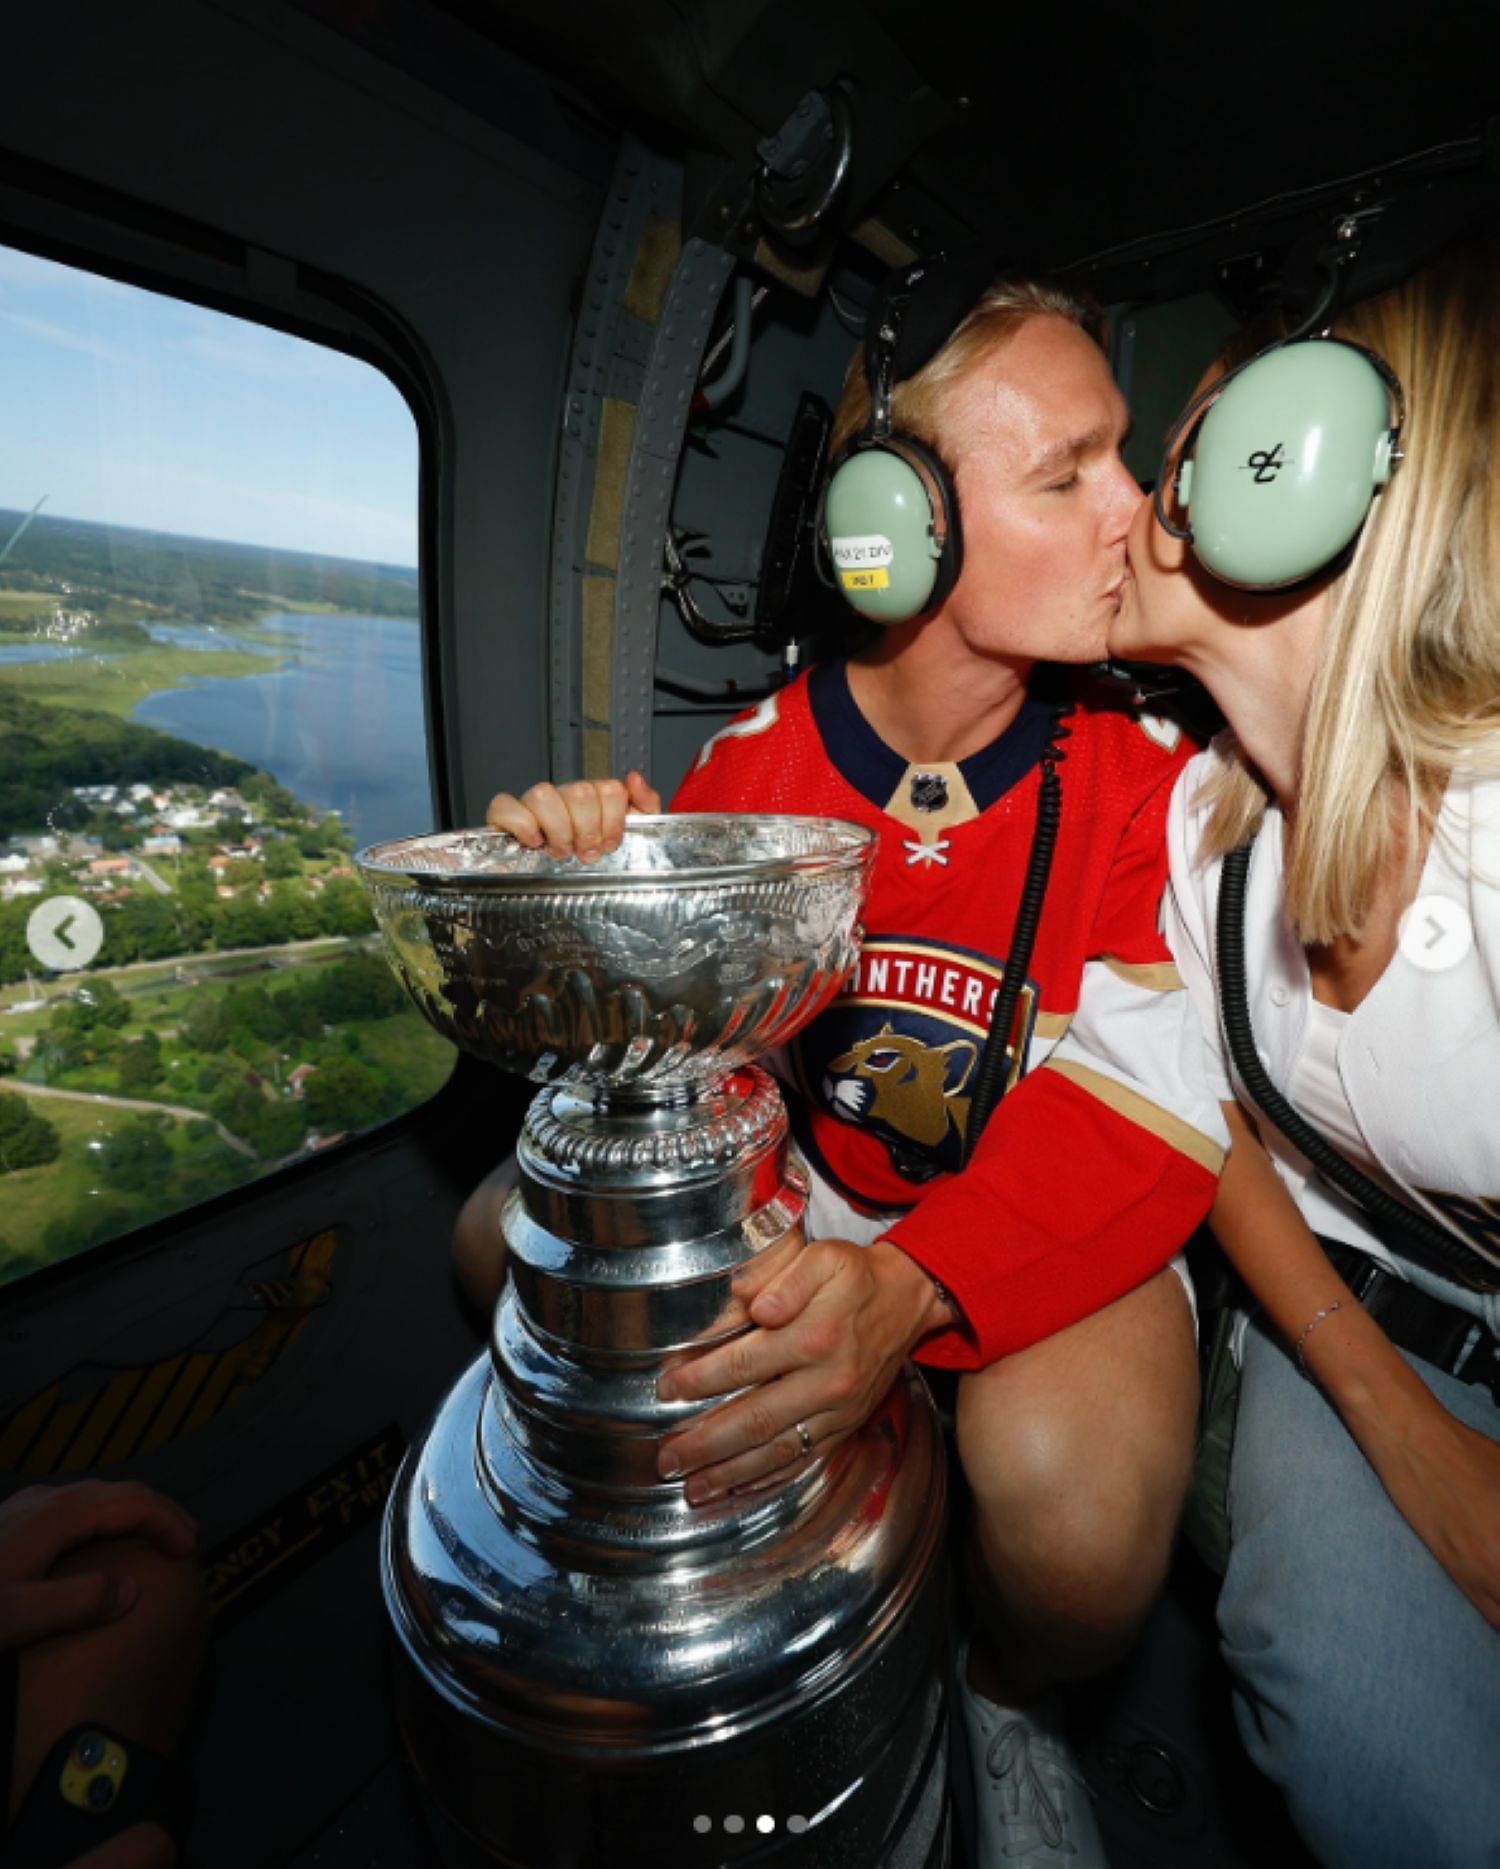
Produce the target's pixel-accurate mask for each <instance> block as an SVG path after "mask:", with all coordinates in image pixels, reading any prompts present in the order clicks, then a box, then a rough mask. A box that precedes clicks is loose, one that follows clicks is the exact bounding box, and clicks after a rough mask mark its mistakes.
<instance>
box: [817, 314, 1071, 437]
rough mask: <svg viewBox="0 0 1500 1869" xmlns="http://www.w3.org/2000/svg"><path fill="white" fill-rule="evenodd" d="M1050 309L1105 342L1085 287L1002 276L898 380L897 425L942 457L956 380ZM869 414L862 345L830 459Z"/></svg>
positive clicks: (840, 408) (839, 415)
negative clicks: (937, 346) (931, 352)
mask: <svg viewBox="0 0 1500 1869" xmlns="http://www.w3.org/2000/svg"><path fill="white" fill-rule="evenodd" d="M1048 314H1050V315H1052V316H1054V317H1057V318H1066V319H1067V320H1068V321H1069V323H1071V324H1076V325H1077V326H1078V327H1079V329H1080V330H1083V331H1086V332H1087V333H1088V335H1089V336H1090V337H1091V338H1093V340H1094V342H1095V343H1096V344H1098V345H1100V346H1101V347H1103V345H1104V343H1105V325H1104V317H1103V314H1102V313H1101V312H1100V310H1099V307H1098V306H1097V305H1096V304H1095V303H1094V301H1093V300H1092V299H1091V298H1089V297H1087V296H1086V295H1085V294H1082V293H1077V292H1070V291H1068V290H1067V288H1066V287H1064V286H1058V285H1052V284H1049V283H1048V282H1047V281H1045V280H1041V279H1002V280H998V281H996V283H995V284H994V285H992V286H990V287H989V288H988V289H987V290H986V292H985V294H984V296H983V298H981V299H980V301H979V303H978V304H977V305H976V306H975V307H974V309H973V310H972V311H971V312H969V313H968V314H967V316H966V317H965V318H964V320H963V322H962V323H961V324H960V325H959V326H958V327H957V329H956V330H955V331H954V333H953V335H952V337H950V338H949V339H948V341H947V343H945V344H944V345H943V347H942V349H941V350H940V351H939V352H938V353H937V355H936V356H935V357H931V358H929V359H928V361H927V362H926V363H925V364H923V366H922V368H921V369H920V370H918V371H917V372H916V374H915V375H913V376H909V377H907V378H906V379H905V380H904V381H903V382H900V383H898V384H897V385H896V390H895V394H894V395H893V396H892V397H891V421H892V425H893V426H894V427H895V428H898V429H901V430H902V431H904V432H905V433H906V434H908V435H915V436H916V438H917V440H918V441H920V442H924V443H925V444H926V445H927V446H928V447H929V448H931V449H932V450H933V451H934V452H935V453H936V454H937V455H938V456H939V458H940V459H941V458H945V450H944V445H943V442H944V436H943V428H944V422H943V404H944V400H945V397H946V394H947V391H948V390H949V388H950V387H951V385H952V384H954V383H955V382H957V381H958V379H959V378H960V377H961V376H962V375H963V374H964V372H965V371H967V370H969V369H970V368H972V366H973V365H974V364H976V363H977V362H978V361H979V359H980V358H981V357H985V356H988V355H989V354H990V353H991V352H992V351H994V350H998V349H999V348H1000V346H1001V345H1002V344H1005V343H1006V342H1008V341H1009V339H1010V338H1012V337H1014V335H1015V334H1016V332H1017V331H1018V330H1019V329H1020V328H1021V326H1022V325H1023V324H1024V323H1025V322H1026V320H1027V319H1028V318H1039V317H1043V316H1046V315H1048ZM869 420H870V391H869V386H868V384H867V383H866V381H865V353H864V349H863V347H861V348H860V349H859V350H858V351H857V352H856V353H855V355H854V358H853V360H852V361H851V363H850V365H849V370H848V374H847V375H846V376H845V378H844V392H843V395H842V396H841V397H840V398H839V406H838V408H837V410H836V411H835V413H834V418H833V428H832V430H831V431H830V433H829V437H828V457H829V459H830V460H834V459H836V458H837V457H838V455H840V454H841V453H842V452H843V451H844V449H845V448H846V447H847V446H848V445H849V443H850V442H851V441H852V440H853V439H854V437H855V436H856V435H858V434H859V432H860V431H861V430H862V429H863V428H865V427H866V426H867V425H868V423H869Z"/></svg>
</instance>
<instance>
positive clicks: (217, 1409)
mask: <svg viewBox="0 0 1500 1869" xmlns="http://www.w3.org/2000/svg"><path fill="white" fill-rule="evenodd" d="M338 1245H339V1236H338V1231H337V1229H336V1228H333V1227H329V1228H326V1229H325V1230H324V1231H323V1232H321V1233H315V1234H313V1235H312V1237H311V1238H309V1239H305V1240H299V1241H298V1242H297V1244H296V1245H295V1246H293V1247H292V1248H291V1249H290V1251H289V1252H282V1253H279V1254H277V1255H275V1258H274V1259H266V1260H261V1261H258V1262H257V1264H256V1265H255V1266H254V1267H252V1268H250V1272H249V1273H247V1275H246V1277H245V1278H244V1279H243V1280H242V1281H241V1283H240V1285H239V1287H238V1288H237V1295H236V1298H235V1301H234V1303H233V1305H232V1306H231V1307H230V1310H231V1311H232V1312H233V1313H234V1314H235V1315H236V1316H238V1315H240V1314H241V1313H242V1312H243V1311H244V1309H245V1306H246V1301H247V1297H248V1301H249V1303H250V1304H253V1306H254V1315H255V1316H256V1317H257V1318H258V1320H259V1321H258V1322H256V1323H254V1324H253V1325H251V1326H250V1328H248V1329H247V1330H246V1331H245V1333H244V1334H243V1335H242V1336H240V1337H239V1338H238V1339H237V1340H235V1341H231V1342H228V1343H225V1342H223V1341H222V1339H223V1338H224V1336H225V1319H224V1318H218V1319H215V1321H214V1323H213V1325H212V1326H211V1327H210V1329H209V1331H207V1332H205V1333H204V1336H203V1337H202V1338H201V1339H200V1340H199V1342H197V1343H193V1344H189V1345H187V1346H186V1347H184V1348H183V1349H181V1350H179V1351H177V1352H176V1353H175V1354H173V1355H170V1356H166V1357H163V1358H161V1359H160V1360H159V1361H158V1362H155V1363H149V1364H143V1365H138V1366H137V1367H135V1368H131V1369H104V1368H100V1367H99V1366H98V1365H97V1364H93V1365H87V1366H85V1367H82V1368H80V1369H76V1370H70V1371H69V1373H68V1374H67V1375H66V1376H63V1377H61V1378H59V1380H58V1381H56V1382H52V1383H49V1384H48V1385H47V1387H46V1388H45V1389H41V1390H38V1392H37V1393H36V1394H35V1395H33V1396H32V1397H31V1398H30V1399H29V1400H28V1401H25V1402H23V1403H22V1404H21V1405H20V1407H19V1408H17V1409H15V1410H14V1411H13V1412H12V1413H11V1414H10V1415H9V1416H7V1417H6V1419H5V1420H4V1421H3V1422H0V1472H6V1473H22V1474H25V1475H27V1476H28V1477H29V1478H32V1479H41V1478H45V1477H47V1476H49V1475H51V1474H56V1473H82V1472H84V1471H86V1470H91V1469H98V1468H100V1467H111V1466H116V1465H118V1464H119V1462H121V1461H124V1460H133V1459H135V1458H136V1457H137V1456H139V1455H141V1454H149V1453H151V1452H152V1451H153V1450H154V1449H155V1448H158V1447H164V1446H165V1445H166V1444H167V1442H169V1441H176V1440H180V1439H181V1438H182V1436H183V1435H185V1434H191V1433H192V1432H193V1430H194V1429H195V1428H201V1427H202V1426H203V1424H204V1423H205V1422H207V1421H212V1420H213V1418H214V1416H215V1415H218V1414H222V1412H223V1411H224V1410H225V1409H226V1408H228V1407H229V1406H230V1404H231V1403H233V1402H235V1401H237V1400H238V1399H239V1397H240V1396H242V1395H243V1394H245V1392H246V1391H247V1390H249V1389H251V1388H253V1387H254V1386H255V1384H256V1383H257V1382H259V1381H260V1379H261V1377H262V1376H264V1375H265V1373H266V1372H267V1370H269V1369H270V1368H271V1367H272V1365H273V1364H274V1363H275V1362H276V1361H277V1360H278V1359H279V1358H280V1357H281V1356H282V1355H283V1354H284V1353H285V1352H286V1350H287V1349H288V1348H289V1347H290V1346H291V1345H292V1343H294V1342H295V1341H296V1339H297V1337H298V1335H299V1334H300V1333H301V1331H302V1329H303V1327H304V1326H305V1325H306V1323H307V1321H308V1318H309V1317H310V1316H311V1315H312V1313H313V1312H314V1311H315V1310H316V1309H318V1307H319V1306H320V1305H323V1304H325V1303H327V1302H328V1300H329V1299H330V1297H331V1296H332V1293H333V1278H332V1266H333V1260H334V1255H335V1254H336V1253H337V1251H338ZM262 1270H265V1271H267V1272H270V1273H272V1274H274V1276H268V1277H264V1278H262V1277H255V1276H252V1274H258V1273H260V1272H261V1271H262ZM228 1315H229V1314H228V1313H226V1316H228ZM231 1323H232V1320H231ZM200 1344H201V1346H202V1347H200ZM210 1346H212V1347H210Z"/></svg>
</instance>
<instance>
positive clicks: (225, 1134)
mask: <svg viewBox="0 0 1500 1869" xmlns="http://www.w3.org/2000/svg"><path fill="white" fill-rule="evenodd" d="M0 1088H3V1089H5V1090H19V1091H20V1092H21V1094H22V1096H25V1097H58V1098H60V1099H61V1100H62V1101H63V1102H64V1103H102V1104H104V1105H105V1107H106V1108H107V1109H111V1110H144V1111H145V1112H146V1113H147V1114H148V1115H151V1116H160V1115H166V1116H175V1117H176V1118H177V1119H178V1120H179V1121H180V1122H184V1123H213V1124H214V1131H215V1134H217V1135H218V1137H219V1138H220V1140H221V1141H223V1142H226V1143H228V1145H229V1147H230V1148H232V1149H234V1150H236V1151H237V1152H238V1153H239V1154H241V1155H243V1156H245V1157H247V1158H248V1159H249V1160H250V1161H252V1162H258V1161H259V1160H260V1157H259V1156H258V1155H257V1154H256V1153H255V1151H254V1149H252V1148H251V1146H250V1144H249V1143H248V1142H244V1141H242V1140H241V1139H240V1137H238V1136H237V1135H235V1134H234V1132H233V1131H232V1130H229V1129H226V1128H225V1127H224V1125H223V1124H222V1123H216V1122H214V1119H213V1118H212V1117H211V1116H209V1115H207V1114H206V1112H204V1111H203V1110H190V1109H189V1108H188V1107H187V1105H186V1104H184V1103H152V1102H150V1101H148V1100H147V1099H146V1098H144V1097H111V1096H110V1095H108V1093H107V1092H105V1091H102V1090H59V1089H58V1088H57V1087H56V1086H55V1085H53V1084H28V1083H26V1082H25V1081H24V1080H23V1079H21V1078H19V1077H8V1078H6V1079H4V1081H3V1083H0Z"/></svg>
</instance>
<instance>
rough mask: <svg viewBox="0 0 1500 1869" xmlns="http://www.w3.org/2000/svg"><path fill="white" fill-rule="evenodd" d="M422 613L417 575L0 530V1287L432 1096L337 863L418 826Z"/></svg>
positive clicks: (98, 529) (355, 897) (415, 1031)
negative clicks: (70, 926)
mask: <svg viewBox="0 0 1500 1869" xmlns="http://www.w3.org/2000/svg"><path fill="white" fill-rule="evenodd" d="M417 616H418V586H417V574H416V572H415V571H414V570H412V569H410V568H405V567H401V566H386V565H376V564H368V563H362V562H358V561H354V560H350V559H339V558H325V557H319V556H316V555H314V554H311V553H305V552H290V551H282V550H273V549H270V548H264V547H257V546H246V545H233V544H227V543H221V542H219V541H215V540H210V539H200V538H186V537H177V536H173V535H168V534H162V533H154V532H148V531H144V530H139V529H129V528H124V527H120V526H103V525H97V524H93V523H88V522H84V521H81V520H74V519H63V518H55V517H47V516H43V515H36V516H31V515H28V514H27V513H24V512H5V511H0V751H3V757H0V1282H4V1281H5V1280H8V1279H13V1278H15V1277H18V1276H20V1275H22V1274H24V1273H26V1272H29V1271H32V1270H35V1269H36V1268H38V1267H39V1266H42V1265H45V1264H47V1263H49V1262H51V1261H53V1260H56V1259H58V1258H60V1257H63V1256H66V1255H68V1254H71V1253H74V1252H76V1251H78V1250H80V1249H82V1248H83V1247H86V1246H88V1245H91V1244H94V1243H97V1242H99V1241H102V1240H104V1239H107V1238H110V1237H113V1236H115V1235H117V1234H119V1233H122V1232H125V1231H128V1230H129V1229H131V1228H133V1227H135V1226H138V1225H141V1224H143V1223H145V1222H146V1221H148V1220H151V1219H154V1218H156V1217H158V1216H159V1215H161V1214H163V1213H165V1212H170V1211H171V1210H173V1209H174V1208H178V1207H181V1206H184V1205H187V1204H189V1203H191V1202H194V1201H198V1200H202V1199H204V1198H207V1197H208V1196H210V1195H212V1194H216V1193H219V1192H222V1191H224V1190H226V1189H228V1188H232V1187H234V1186H237V1185H239V1184H240V1183H242V1182H244V1181H247V1180H250V1179H253V1178H255V1177H257V1176H259V1175H263V1174H265V1173H267V1172H270V1171H273V1170H274V1169H276V1168H277V1167H279V1166H281V1165H283V1164H284V1163H286V1162H288V1161H291V1160H294V1159H296V1158H298V1157H299V1156H301V1155H303V1154H305V1153H307V1152H308V1151H310V1150H314V1149H318V1148H322V1147H326V1146H328V1145H330V1144H331V1143H333V1142H335V1141H337V1140H339V1139H340V1138H341V1137H343V1136H345V1135H348V1134H350V1133H351V1132H354V1131H357V1130H360V1129H363V1128H368V1127H369V1126H370V1125H372V1124H374V1123H377V1122H379V1121H381V1120H383V1119H385V1118H387V1117H390V1116H392V1115H394V1114H397V1113H398V1112H399V1111H401V1110H403V1109H406V1108H409V1107H411V1106H412V1105H413V1104H414V1103H416V1102H418V1101H419V1100H421V1099H422V1098H424V1097H426V1096H428V1095H430V1094H432V1092H433V1091H434V1090H435V1089H436V1088H438V1086H439V1085H440V1084H441V1083H442V1082H443V1081H444V1079H445V1078H446V1076H447V1074H448V1070H449V1068H450V1066H451V1062H452V1053H451V1049H450V1047H449V1046H448V1045H447V1043H446V1042H445V1041H444V1040H443V1039H441V1038H440V1037H438V1036H437V1035H436V1034H435V1033H433V1032H432V1031H430V1030H429V1028H428V1027H427V1026H426V1025H425V1023H424V1022H423V1021H422V1019H421V1017H420V1015H418V1014H417V1013H416V1012H414V1011H413V1010H411V1009H410V1008H409V1006H408V1004H407V1002H406V1000H405V996H404V994H403V993H402V992H401V990H400V988H399V987H398V986H397V985H396V983H395V981H394V979H393V978H392V976H391V974H390V972H389V970H388V968H387V966H386V964H385V961H384V959H383V958H382V956H381V952H380V948H379V944H378V941H377V939H376V938H375V936H374V934H373V924H372V921H371V918H370V915H369V911H368V909H367V907H366V903H365V898H364V892H363V890H362V888H361V886H360V884H359V881H358V879H357V877H356V875H355V873H354V870H353V868H352V865H351V861H350V859H351V856H352V854H353V851H354V850H355V849H356V848H357V847H358V846H359V845H361V844H364V843H367V842H371V841H376V840H378V839H379V838H381V837H386V836H396V835H401V834H405V833H408V832H412V831H418V830H422V829H426V828H428V827H429V826H430V824H431V821H432V820H431V816H430V813H431V803H430V795H429V791H428V779H427V764H426V751H425V737H424V729H423V722H422V714H421V673H420V644H419V636H418V625H417ZM59 896H66V897H69V898H74V899H77V900H78V901H81V902H82V903H84V904H87V905H88V907H89V908H91V909H92V910H94V911H95V912H96V913H97V915H98V917H99V921H100V923H101V924H102V930H103V938H102V941H101V944H100V946H99V950H98V953H97V954H96V955H95V957H94V958H93V959H92V961H91V962H90V963H89V965H88V967H87V968H86V969H83V970H78V971H61V970H53V969H49V968H47V967H45V966H43V965H41V964H40V963H39V960H38V956H37V952H36V950H35V947H34V945H33V944H32V943H31V942H29V941H28V923H29V922H30V920H31V917H32V915H33V913H34V912H35V911H36V909H37V908H38V906H39V904H41V903H43V902H47V901H50V900H51V899H52V898H55V897H59Z"/></svg>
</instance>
